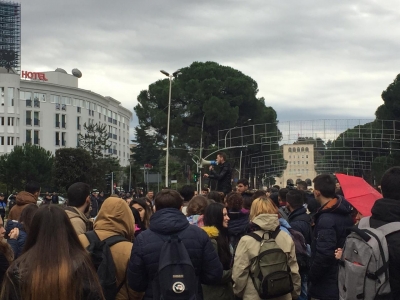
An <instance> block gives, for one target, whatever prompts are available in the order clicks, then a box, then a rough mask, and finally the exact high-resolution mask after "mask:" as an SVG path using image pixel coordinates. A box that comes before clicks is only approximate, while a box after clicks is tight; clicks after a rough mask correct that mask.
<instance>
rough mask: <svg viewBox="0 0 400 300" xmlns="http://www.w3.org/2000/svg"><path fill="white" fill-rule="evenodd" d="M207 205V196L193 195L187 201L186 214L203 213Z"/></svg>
mask: <svg viewBox="0 0 400 300" xmlns="http://www.w3.org/2000/svg"><path fill="white" fill-rule="evenodd" d="M207 205H208V201H207V198H206V197H204V196H201V195H198V196H194V197H193V198H192V200H190V201H189V204H188V207H187V209H186V216H188V217H189V216H193V215H204V211H205V210H206V208H207Z"/></svg>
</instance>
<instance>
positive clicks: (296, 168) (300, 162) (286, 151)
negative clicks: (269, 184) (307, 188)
mask: <svg viewBox="0 0 400 300" xmlns="http://www.w3.org/2000/svg"><path fill="white" fill-rule="evenodd" d="M282 147H283V158H284V160H286V161H287V165H286V169H285V171H284V172H283V174H282V176H281V177H277V178H275V180H276V184H278V185H279V186H286V185H287V184H288V183H289V182H290V183H292V184H294V185H296V182H298V181H306V182H308V183H309V184H310V185H312V180H313V179H314V178H315V177H316V176H317V173H316V172H315V164H314V145H313V144H293V145H283V146H282Z"/></svg>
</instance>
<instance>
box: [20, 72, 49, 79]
mask: <svg viewBox="0 0 400 300" xmlns="http://www.w3.org/2000/svg"><path fill="white" fill-rule="evenodd" d="M22 78H25V79H33V80H41V81H47V78H46V74H44V73H40V72H28V71H22Z"/></svg>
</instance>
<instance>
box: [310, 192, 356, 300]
mask: <svg viewBox="0 0 400 300" xmlns="http://www.w3.org/2000/svg"><path fill="white" fill-rule="evenodd" d="M337 197H338V198H337V199H333V200H331V201H329V202H328V203H326V204H325V205H324V206H322V207H321V208H320V209H319V210H318V212H317V213H316V214H315V227H314V232H313V240H312V243H311V268H310V272H309V282H310V283H311V286H310V289H309V294H310V295H311V296H312V297H313V298H316V299H324V300H337V299H339V289H338V261H337V260H336V259H335V250H336V249H337V248H343V245H344V242H345V240H346V237H347V229H348V228H349V227H351V226H352V225H353V221H352V218H351V216H350V212H351V210H350V204H349V203H348V202H347V201H346V200H345V199H344V198H343V197H341V196H337Z"/></svg>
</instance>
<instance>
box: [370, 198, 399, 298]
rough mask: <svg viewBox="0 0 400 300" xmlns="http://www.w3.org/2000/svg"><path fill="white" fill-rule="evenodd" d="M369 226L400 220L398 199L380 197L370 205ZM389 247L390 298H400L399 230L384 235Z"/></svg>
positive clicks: (375, 226) (373, 226) (376, 226)
mask: <svg viewBox="0 0 400 300" xmlns="http://www.w3.org/2000/svg"><path fill="white" fill-rule="evenodd" d="M371 212H372V216H371V219H370V226H371V227H372V228H378V227H380V226H382V225H385V224H387V223H390V222H400V200H393V199H380V200H377V201H376V202H375V204H374V206H373V207H372V210H371ZM386 241H387V243H388V248H389V281H390V288H391V290H392V298H388V299H393V300H396V299H400V231H397V232H394V233H392V234H389V235H388V236H387V237H386Z"/></svg>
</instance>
